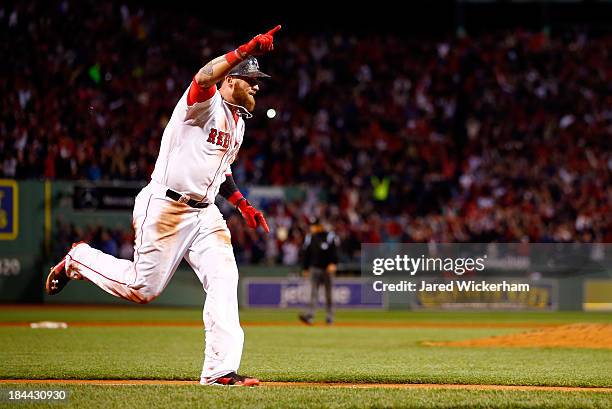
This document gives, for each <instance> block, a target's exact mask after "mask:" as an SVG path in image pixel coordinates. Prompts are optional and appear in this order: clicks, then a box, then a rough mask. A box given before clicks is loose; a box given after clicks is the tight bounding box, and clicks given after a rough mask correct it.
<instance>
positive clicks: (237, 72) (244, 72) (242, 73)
mask: <svg viewBox="0 0 612 409" xmlns="http://www.w3.org/2000/svg"><path fill="white" fill-rule="evenodd" d="M227 75H232V76H235V77H250V78H270V76H269V75H268V74H265V73H263V72H261V71H259V63H258V62H257V58H255V57H253V56H249V57H247V58H246V59H245V60H244V61H242V62H241V63H240V64H238V65H236V66H235V67H234V68H232V69H231V71H230V72H229V73H228V74H227Z"/></svg>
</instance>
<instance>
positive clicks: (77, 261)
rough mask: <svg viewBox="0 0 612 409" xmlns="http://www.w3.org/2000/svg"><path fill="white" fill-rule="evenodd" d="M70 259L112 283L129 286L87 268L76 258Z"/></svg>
mask: <svg viewBox="0 0 612 409" xmlns="http://www.w3.org/2000/svg"><path fill="white" fill-rule="evenodd" d="M70 259H71V260H72V261H74V262H76V263H78V264H80V265H82V266H83V267H85V268H88V269H90V270H91V271H93V272H94V273H96V274H99V275H101V276H102V277H104V278H106V279H107V280H110V281H112V282H114V283H117V284H121V285H125V286H127V285H128V284H126V283H122V282H121V281H117V280H113V279H112V278H108V277H107V276H105V275H104V274H102V273H101V272H99V271H96V270H94V269H93V268H91V267H89V266H86V265H85V264H83V263H81V262H80V261H79V260H76V259H75V258H73V257H72V256H70Z"/></svg>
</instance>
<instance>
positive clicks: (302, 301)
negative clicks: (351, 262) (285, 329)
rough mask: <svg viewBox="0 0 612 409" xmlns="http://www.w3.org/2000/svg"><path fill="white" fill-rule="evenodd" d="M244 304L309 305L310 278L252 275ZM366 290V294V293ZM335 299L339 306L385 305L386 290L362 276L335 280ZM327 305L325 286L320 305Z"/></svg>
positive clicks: (247, 305)
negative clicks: (379, 289)
mask: <svg viewBox="0 0 612 409" xmlns="http://www.w3.org/2000/svg"><path fill="white" fill-rule="evenodd" d="M242 286H243V291H242V295H243V300H242V305H243V306H245V307H268V308H270V307H272V308H293V307H295V308H303V307H306V306H307V305H309V304H310V291H311V287H310V280H308V279H301V278H299V279H282V278H250V279H245V280H244V281H243V282H242ZM369 292H371V293H372V294H369ZM365 293H368V294H367V297H366V296H364V294H365ZM332 299H333V300H334V306H335V307H336V308H386V305H387V303H386V297H385V295H384V294H383V293H376V292H374V291H372V289H371V287H369V288H368V287H367V283H366V282H365V281H364V280H360V279H335V280H334V284H333V288H332ZM324 305H325V289H324V287H323V286H321V287H320V288H319V306H324Z"/></svg>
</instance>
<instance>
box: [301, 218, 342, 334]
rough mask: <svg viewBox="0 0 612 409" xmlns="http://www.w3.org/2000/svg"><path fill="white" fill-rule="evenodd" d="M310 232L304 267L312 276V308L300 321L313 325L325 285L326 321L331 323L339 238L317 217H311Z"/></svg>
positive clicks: (304, 253) (305, 273)
mask: <svg viewBox="0 0 612 409" xmlns="http://www.w3.org/2000/svg"><path fill="white" fill-rule="evenodd" d="M309 223H310V233H309V234H307V235H306V238H305V239H304V247H303V263H302V265H303V267H304V276H305V277H308V276H310V283H311V286H312V289H311V293H310V308H309V309H308V311H307V312H306V313H302V314H300V315H299V318H300V321H302V322H303V323H305V324H308V325H312V323H313V319H314V315H315V310H316V308H317V303H318V301H319V286H320V285H321V284H323V285H324V286H325V306H326V311H327V315H326V319H325V322H326V323H327V324H328V325H331V324H332V323H333V322H334V310H333V302H332V279H333V277H334V275H335V274H336V265H337V263H338V238H337V237H336V235H335V234H334V233H333V232H331V231H330V232H328V231H326V230H325V228H324V227H323V225H322V224H321V222H320V220H319V219H318V218H316V217H312V218H310V219H309Z"/></svg>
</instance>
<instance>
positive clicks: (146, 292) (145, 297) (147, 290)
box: [134, 286, 161, 304]
mask: <svg viewBox="0 0 612 409" xmlns="http://www.w3.org/2000/svg"><path fill="white" fill-rule="evenodd" d="M159 294H161V291H158V290H157V289H154V288H152V287H150V286H145V287H142V288H140V289H138V290H135V291H134V295H135V297H134V300H135V301H136V302H137V303H138V304H148V303H150V302H151V301H153V300H154V299H156V298H157V297H159Z"/></svg>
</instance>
